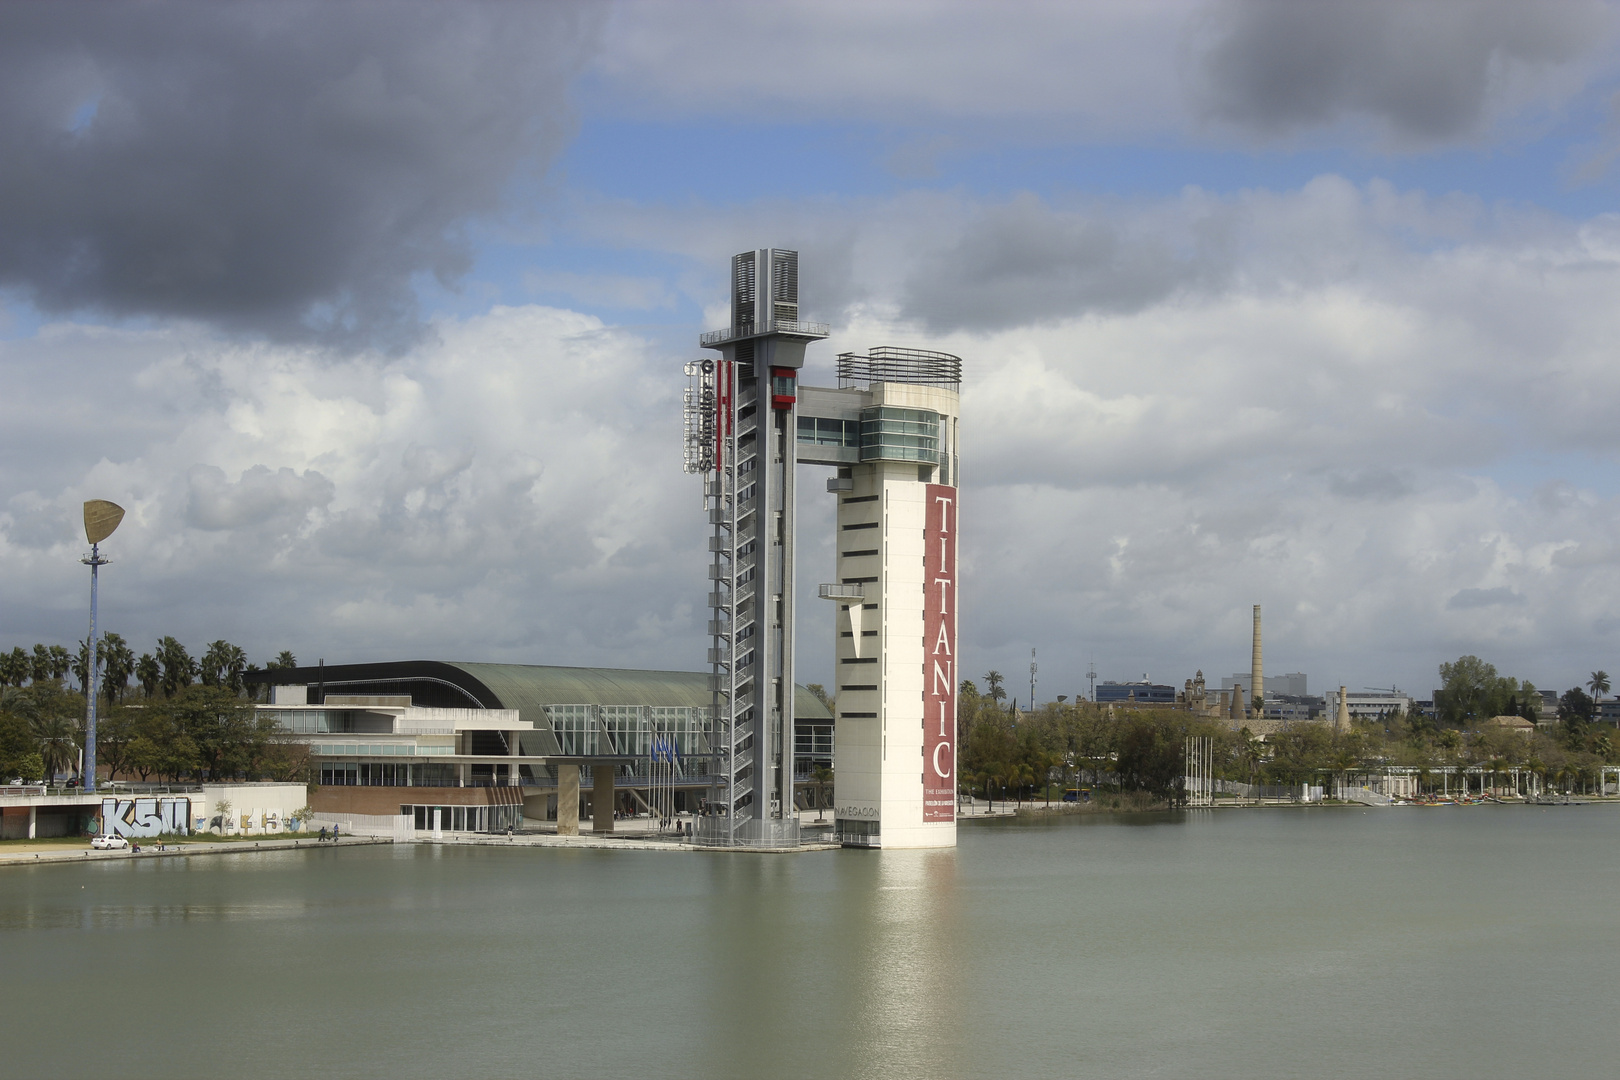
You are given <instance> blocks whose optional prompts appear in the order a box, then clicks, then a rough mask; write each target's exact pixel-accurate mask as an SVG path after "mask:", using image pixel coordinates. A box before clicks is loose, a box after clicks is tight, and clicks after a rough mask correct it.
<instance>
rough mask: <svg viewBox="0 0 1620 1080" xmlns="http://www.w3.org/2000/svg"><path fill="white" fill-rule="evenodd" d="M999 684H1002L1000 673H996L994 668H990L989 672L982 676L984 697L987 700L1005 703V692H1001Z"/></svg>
mask: <svg viewBox="0 0 1620 1080" xmlns="http://www.w3.org/2000/svg"><path fill="white" fill-rule="evenodd" d="M1001 683H1002V678H1001V672H999V671H996V670H995V669H994V668H992V669H991V670H989V671H987V672H985V674H984V686H985V691H984V696H985V697H987V698H989V699H990V700H991V701H1006V700H1007V691H1005V690H1003V689H1002V688H1001Z"/></svg>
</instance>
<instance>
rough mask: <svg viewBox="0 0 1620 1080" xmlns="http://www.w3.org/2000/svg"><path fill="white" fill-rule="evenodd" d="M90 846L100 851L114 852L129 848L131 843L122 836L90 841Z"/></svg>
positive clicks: (104, 837) (100, 837) (101, 837)
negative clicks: (118, 849)
mask: <svg viewBox="0 0 1620 1080" xmlns="http://www.w3.org/2000/svg"><path fill="white" fill-rule="evenodd" d="M90 846H91V847H93V848H95V849H96V850H98V851H113V850H116V849H117V848H127V847H129V841H128V840H125V839H124V838H123V837H122V836H98V837H96V838H95V839H94V840H92V841H90Z"/></svg>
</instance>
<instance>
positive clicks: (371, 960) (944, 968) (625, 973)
mask: <svg viewBox="0 0 1620 1080" xmlns="http://www.w3.org/2000/svg"><path fill="white" fill-rule="evenodd" d="M1617 896H1620V808H1614V807H1602V806H1586V807H1557V808H1547V809H1536V808H1524V807H1479V808H1446V809H1435V810H1430V809H1421V808H1410V809H1406V808H1397V809H1386V810H1375V811H1366V812H1364V811H1362V810H1359V809H1354V810H1348V809H1319V810H1309V811H1299V810H1243V811H1230V810H1229V811H1221V812H1216V813H1204V814H1196V815H1180V816H1171V815H1165V816H1155V817H1117V818H1107V817H1090V818H1069V819H1065V820H1059V821H1056V822H1050V823H1040V824H1029V823H1014V822H1003V823H996V824H986V823H979V824H975V825H971V826H965V827H964V828H963V829H962V836H961V846H960V847H959V848H958V849H956V850H955V851H950V852H928V853H923V852H861V851H839V852H822V853H812V854H805V855H798V856H757V855H695V854H678V853H665V852H639V851H622V852H599V851H557V850H532V849H531V850H517V851H507V850H501V849H490V848H442V847H439V848H435V847H402V848H399V849H392V848H387V847H367V848H360V847H356V848H352V849H348V850H342V849H340V850H336V851H334V850H331V849H324V850H313V851H300V852H289V853H285V854H282V853H275V854H263V855H240V856H238V855H230V856H218V857H209V858H200V859H191V860H184V859H175V860H150V861H141V862H130V863H97V864H90V865H69V866H42V867H37V868H34V867H28V868H22V869H6V870H0V1032H3V1035H0V1044H3V1047H0V1074H3V1075H6V1076H33V1075H45V1074H53V1073H54V1074H57V1075H64V1074H65V1075H84V1074H87V1073H90V1072H93V1071H94V1072H106V1073H108V1074H110V1075H123V1076H129V1075H138V1076H165V1077H208V1078H211V1080H212V1078H218V1077H222V1076H232V1077H234V1076H322V1077H329V1076H334V1075H337V1076H363V1077H369V1076H390V1077H417V1076H434V1077H438V1076H446V1075H454V1074H461V1075H467V1076H493V1075H503V1076H509V1075H516V1074H518V1073H523V1074H525V1075H531V1076H543V1077H544V1076H558V1077H564V1076H585V1075H593V1076H647V1077H660V1076H683V1077H684V1076H698V1075H704V1076H712V1077H733V1076H736V1077H741V1076H745V1075H747V1076H752V1077H777V1076H812V1075H814V1076H817V1077H829V1076H833V1077H836V1076H870V1077H910V1076H918V1077H921V1076H929V1077H998V1078H1001V1077H1023V1076H1029V1077H1052V1076H1083V1077H1139V1076H1141V1077H1148V1076H1167V1077H1168V1076H1176V1077H1184V1076H1188V1075H1194V1074H1196V1075H1202V1076H1209V1077H1228V1076H1230V1077H1237V1076H1306V1075H1317V1076H1327V1077H1339V1076H1345V1077H1349V1076H1375V1075H1376V1076H1392V1077H1412V1076H1436V1077H1462V1076H1467V1077H1518V1076H1526V1075H1530V1074H1534V1073H1545V1072H1549V1071H1550V1072H1556V1073H1560V1074H1562V1073H1569V1074H1572V1075H1579V1076H1598V1075H1613V1074H1614V1069H1615V1067H1616V1062H1617V1061H1620V1024H1617V1020H1616V1007H1617V1005H1620V948H1617V946H1620V930H1617V926H1616V918H1615V914H1614V903H1615V900H1616V898H1617Z"/></svg>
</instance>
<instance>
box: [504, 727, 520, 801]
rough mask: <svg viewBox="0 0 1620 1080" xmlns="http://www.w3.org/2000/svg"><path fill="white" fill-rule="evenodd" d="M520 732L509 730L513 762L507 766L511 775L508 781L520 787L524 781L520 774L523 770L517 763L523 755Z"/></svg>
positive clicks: (513, 785)
mask: <svg viewBox="0 0 1620 1080" xmlns="http://www.w3.org/2000/svg"><path fill="white" fill-rule="evenodd" d="M520 734H521V733H520V732H516V731H512V732H508V733H507V736H506V737H507V740H508V741H509V743H510V745H511V747H512V763H511V764H510V765H508V766H507V770H508V773H509V775H508V776H507V778H506V782H507V783H508V784H510V785H511V786H512V787H518V786H519V785H520V784H521V783H522V780H521V778H520V776H519V773H520V772H521V770H520V769H519V768H518V763H517V759H518V758H519V757H521V756H522V755H523V743H522V741H521V740H520V739H519V738H518V736H519V735H520Z"/></svg>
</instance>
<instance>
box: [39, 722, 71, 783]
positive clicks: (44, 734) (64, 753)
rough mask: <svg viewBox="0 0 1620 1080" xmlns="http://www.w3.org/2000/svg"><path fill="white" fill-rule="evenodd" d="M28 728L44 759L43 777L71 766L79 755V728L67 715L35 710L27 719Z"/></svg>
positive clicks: (48, 776) (50, 775)
mask: <svg viewBox="0 0 1620 1080" xmlns="http://www.w3.org/2000/svg"><path fill="white" fill-rule="evenodd" d="M28 727H29V730H30V731H31V733H32V734H33V736H34V739H35V741H36V742H38V743H39V756H40V757H41V758H43V759H44V761H45V778H46V780H47V781H48V780H50V779H51V778H53V777H55V776H56V774H57V773H58V772H61V771H63V770H65V769H71V768H73V765H74V762H76V761H77V760H78V756H79V728H78V725H77V724H75V723H74V722H73V719H72V717H68V716H45V715H41V714H40V713H39V712H38V711H36V712H35V713H34V715H33V717H32V718H30V719H29V724H28Z"/></svg>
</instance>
